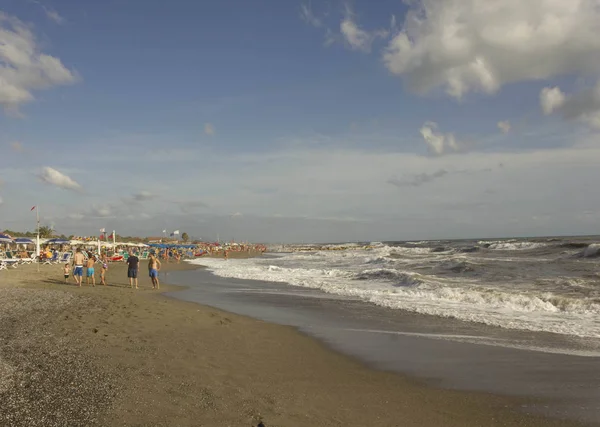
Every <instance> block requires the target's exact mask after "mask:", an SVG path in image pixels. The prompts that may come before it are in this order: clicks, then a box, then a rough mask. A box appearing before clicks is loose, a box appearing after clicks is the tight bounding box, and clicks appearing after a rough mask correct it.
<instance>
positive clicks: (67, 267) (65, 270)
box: [64, 263, 71, 283]
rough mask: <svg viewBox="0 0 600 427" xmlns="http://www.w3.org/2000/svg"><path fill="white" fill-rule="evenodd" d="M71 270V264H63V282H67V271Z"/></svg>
mask: <svg viewBox="0 0 600 427" xmlns="http://www.w3.org/2000/svg"><path fill="white" fill-rule="evenodd" d="M70 272H71V266H70V265H69V264H68V263H67V264H65V268H64V273H65V283H67V281H68V279H69V273H70Z"/></svg>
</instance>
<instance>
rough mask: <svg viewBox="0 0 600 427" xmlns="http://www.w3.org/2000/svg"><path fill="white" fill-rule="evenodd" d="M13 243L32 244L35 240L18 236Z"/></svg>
mask: <svg viewBox="0 0 600 427" xmlns="http://www.w3.org/2000/svg"><path fill="white" fill-rule="evenodd" d="M15 243H20V244H21V245H33V244H34V243H35V242H34V241H33V240H31V239H28V238H27V237H18V238H16V239H15Z"/></svg>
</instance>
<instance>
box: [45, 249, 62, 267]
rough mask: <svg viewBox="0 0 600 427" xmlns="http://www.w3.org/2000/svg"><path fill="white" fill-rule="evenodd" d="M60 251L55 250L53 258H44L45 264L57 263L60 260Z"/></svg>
mask: <svg viewBox="0 0 600 427" xmlns="http://www.w3.org/2000/svg"><path fill="white" fill-rule="evenodd" d="M58 255H59V254H58V251H56V252H54V254H52V258H46V259H45V260H44V264H43V265H46V264H48V265H52V264H56V263H57V262H58Z"/></svg>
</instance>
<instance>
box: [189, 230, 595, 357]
mask: <svg viewBox="0 0 600 427" xmlns="http://www.w3.org/2000/svg"><path fill="white" fill-rule="evenodd" d="M194 262H196V263H199V264H202V265H204V266H206V267H207V268H208V269H209V270H210V271H211V272H212V273H213V274H215V275H217V276H221V277H228V278H236V279H251V280H260V281H268V282H279V283H285V284H287V285H289V286H293V287H301V288H310V289H314V290H318V291H320V292H323V293H326V294H333V295H339V296H344V297H350V298H353V299H358V300H361V301H363V302H365V303H368V304H373V305H377V306H381V307H385V308H387V309H391V310H400V311H404V312H410V313H417V314H420V315H425V316H432V317H435V318H441V319H454V320H458V321H461V322H468V323H472V324H481V325H488V326H492V327H496V328H500V329H505V330H514V331H528V332H540V333H548V334H555V335H556V336H557V337H559V338H560V339H558V340H556V342H560V345H554V346H550V347H552V348H550V349H549V351H555V352H563V353H572V354H577V355H589V356H600V237H597V236H587V237H553V238H535V239H531V238H529V239H488V240H428V241H399V242H358V243H356V242H353V243H338V244H313V245H271V246H270V247H269V250H268V252H267V254H266V255H265V256H263V257H259V258H250V259H243V260H240V259H235V260H233V259H232V260H229V261H223V260H221V259H211V258H206V259H204V258H203V259H199V260H195V261H194ZM498 342H503V343H504V344H503V345H513V346H523V345H529V346H530V347H532V348H534V347H536V346H538V347H539V345H538V344H539V343H536V342H535V340H529V342H528V343H527V344H524V343H523V342H516V341H515V342H513V343H512V344H511V343H509V342H507V341H506V340H498Z"/></svg>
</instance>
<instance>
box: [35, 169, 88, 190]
mask: <svg viewBox="0 0 600 427" xmlns="http://www.w3.org/2000/svg"><path fill="white" fill-rule="evenodd" d="M38 177H39V178H40V179H41V180H42V181H44V182H46V183H48V184H52V185H55V186H57V187H60V188H64V189H66V190H74V191H80V190H81V189H82V188H81V185H79V184H78V183H77V182H75V181H74V180H73V179H71V178H70V177H69V176H67V175H65V174H63V173H61V172H59V171H57V170H56V169H53V168H51V167H48V166H46V167H44V168H43V170H42V172H41V173H40V174H39V175H38Z"/></svg>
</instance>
